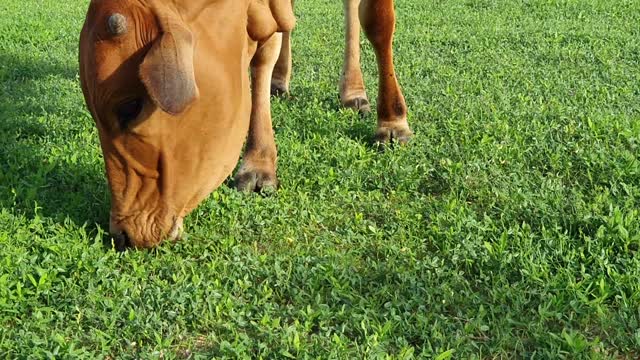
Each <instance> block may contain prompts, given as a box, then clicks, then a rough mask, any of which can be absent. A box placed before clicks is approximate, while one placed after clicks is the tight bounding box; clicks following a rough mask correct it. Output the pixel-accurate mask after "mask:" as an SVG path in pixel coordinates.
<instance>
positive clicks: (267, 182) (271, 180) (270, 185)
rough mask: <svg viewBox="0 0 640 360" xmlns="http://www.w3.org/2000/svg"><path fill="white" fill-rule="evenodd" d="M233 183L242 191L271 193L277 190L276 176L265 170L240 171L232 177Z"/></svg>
mask: <svg viewBox="0 0 640 360" xmlns="http://www.w3.org/2000/svg"><path fill="white" fill-rule="evenodd" d="M234 185H235V187H236V189H238V190H240V191H242V192H259V193H263V194H271V193H273V192H275V191H276V190H278V178H277V177H276V175H275V174H272V173H268V172H266V171H260V170H249V171H241V172H239V173H238V174H236V176H235V177H234Z"/></svg>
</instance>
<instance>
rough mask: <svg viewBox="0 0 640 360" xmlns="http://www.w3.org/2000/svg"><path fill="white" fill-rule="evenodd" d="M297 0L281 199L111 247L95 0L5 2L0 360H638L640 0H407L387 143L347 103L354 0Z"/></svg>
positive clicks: (281, 115) (204, 210) (0, 104)
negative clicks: (129, 246)
mask: <svg viewBox="0 0 640 360" xmlns="http://www.w3.org/2000/svg"><path fill="white" fill-rule="evenodd" d="M296 5H297V15H298V18H299V23H298V28H297V30H296V31H295V34H294V41H295V44H294V52H295V54H294V56H295V60H294V67H295V74H294V80H293V84H292V96H291V98H289V99H282V100H275V101H274V111H273V112H274V119H275V120H274V121H275V131H276V136H277V142H278V146H279V151H280V160H279V166H280V167H279V176H280V179H281V182H282V186H281V189H280V190H279V191H278V193H277V194H275V195H273V196H271V197H262V196H258V195H243V194H241V193H238V192H236V191H234V190H233V189H232V188H231V187H230V186H229V185H228V184H227V185H224V186H222V187H221V188H220V189H218V190H217V191H216V192H214V193H213V194H212V195H211V196H210V197H209V198H208V200H207V201H206V202H205V203H203V204H202V205H201V206H200V207H199V208H198V209H197V210H196V211H195V212H194V213H193V214H192V215H191V216H189V217H188V218H187V220H186V230H187V232H188V233H189V237H188V238H187V239H186V240H184V241H182V242H180V243H178V244H175V245H172V244H167V245H164V246H162V247H161V248H160V249H159V250H158V251H151V252H150V251H128V252H125V253H117V252H115V251H112V250H109V249H106V248H105V247H104V246H103V240H104V239H105V238H106V235H105V232H104V229H105V228H106V226H107V218H108V209H109V196H108V188H107V186H106V180H105V177H104V174H103V163H102V159H101V153H100V150H99V145H98V140H97V134H96V130H95V129H94V127H93V122H92V120H91V118H90V116H89V114H88V112H87V111H86V110H85V106H84V102H83V99H82V96H81V91H80V88H79V81H78V70H77V60H76V58H77V37H78V34H79V30H80V27H81V24H82V21H83V19H84V12H85V9H86V6H87V1H86V0H84V1H80V0H69V1H54V0H41V1H19V0H3V1H2V2H0V13H1V14H2V16H1V17H0V207H1V210H0V263H1V265H0V358H26V357H28V356H30V355H31V356H33V357H34V358H44V357H55V358H81V357H85V358H107V359H114V358H125V359H126V358H145V359H146V358H164V359H170V358H189V357H191V358H211V357H217V358H260V357H262V358H273V359H280V358H336V359H338V358H339V359H351V358H367V359H369V358H394V359H409V358H436V359H439V360H443V359H448V358H455V359H493V358H496V359H507V358H534V359H560V358H565V359H581V358H585V359H635V358H638V357H640V254H639V253H638V252H639V251H640V223H639V222H638V219H639V211H640V210H639V209H640V162H639V159H638V157H639V155H640V148H639V146H640V27H638V24H639V23H640V2H638V1H636V0H633V1H631V0H616V1H610V0H518V1H516V0H504V1H497V0H495V1H492V0H450V1H433V0H398V1H397V4H396V7H397V10H398V30H397V34H396V42H395V45H396V46H395V49H396V55H397V58H396V63H397V68H398V76H399V78H400V80H401V83H402V84H403V87H404V90H405V94H406V98H407V103H408V105H409V107H410V119H409V120H410V123H411V124H412V126H413V128H414V130H415V132H416V137H415V139H414V141H413V142H412V143H411V144H410V146H408V147H404V148H397V149H393V150H391V151H386V152H384V153H379V152H377V151H376V150H375V149H374V148H373V147H372V146H371V145H369V141H370V139H371V134H372V133H373V129H374V125H375V117H374V116H371V117H370V118H367V119H364V120H362V119H360V118H359V117H358V115H357V114H355V113H352V112H350V111H345V110H340V109H339V106H338V105H339V103H338V98H337V81H338V77H339V73H340V64H341V60H342V59H341V58H342V56H341V53H342V15H341V12H342V11H341V9H342V7H341V4H340V2H339V1H338V0H335V1H328V0H305V1H298V2H297V4H296ZM363 67H364V70H365V73H366V80H367V83H368V87H369V94H370V96H371V97H372V98H374V97H375V96H374V95H375V93H376V86H377V84H376V81H377V78H376V77H375V62H374V59H373V55H372V52H371V48H370V47H369V46H368V45H366V46H365V48H364V64H363Z"/></svg>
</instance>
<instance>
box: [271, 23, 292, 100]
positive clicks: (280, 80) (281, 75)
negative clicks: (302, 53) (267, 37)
mask: <svg viewBox="0 0 640 360" xmlns="http://www.w3.org/2000/svg"><path fill="white" fill-rule="evenodd" d="M291 68H292V61H291V33H290V32H284V33H282V46H281V48H280V56H279V57H278V61H277V62H276V65H275V68H274V69H273V75H272V77H271V95H275V96H282V95H286V94H288V93H289V82H290V81H291Z"/></svg>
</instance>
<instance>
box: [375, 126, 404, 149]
mask: <svg viewBox="0 0 640 360" xmlns="http://www.w3.org/2000/svg"><path fill="white" fill-rule="evenodd" d="M411 137H413V131H411V128H409V124H407V122H406V121H404V122H393V123H383V124H380V125H378V129H377V130H376V134H375V137H374V141H375V143H376V144H377V145H385V144H392V143H398V144H400V145H404V144H406V143H408V142H409V140H411Z"/></svg>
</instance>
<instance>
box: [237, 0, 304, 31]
mask: <svg viewBox="0 0 640 360" xmlns="http://www.w3.org/2000/svg"><path fill="white" fill-rule="evenodd" d="M247 12H248V21H247V32H248V33H249V37H251V39H253V40H255V41H263V40H266V39H268V38H269V37H271V35H273V33H275V32H284V31H291V30H293V27H294V26H295V23H296V19H295V17H294V15H293V8H292V5H291V0H250V1H249V8H248V10H247Z"/></svg>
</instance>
